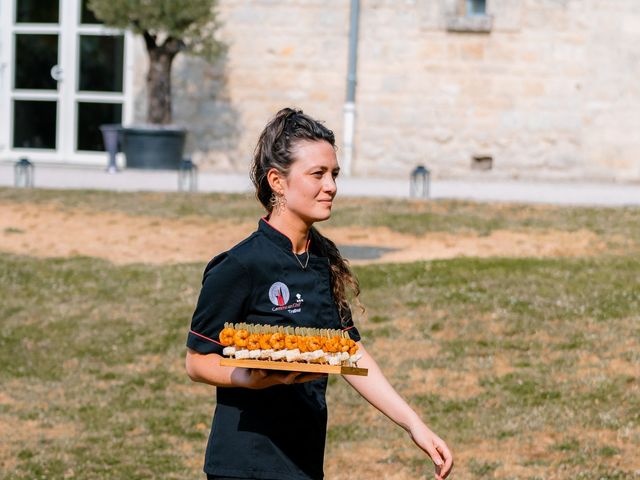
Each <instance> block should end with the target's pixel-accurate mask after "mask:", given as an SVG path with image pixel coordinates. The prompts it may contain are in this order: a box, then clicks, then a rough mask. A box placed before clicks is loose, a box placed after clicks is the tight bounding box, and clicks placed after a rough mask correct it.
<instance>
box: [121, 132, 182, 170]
mask: <svg viewBox="0 0 640 480" xmlns="http://www.w3.org/2000/svg"><path fill="white" fill-rule="evenodd" d="M186 137H187V131H186V130H185V129H184V128H177V127H156V126H149V127H144V126H143V127H127V128H125V129H124V130H123V132H122V151H123V152H124V154H125V157H126V158H127V168H143V169H155V170H177V169H178V168H179V167H180V161H181V160H182V155H183V152H184V144H185V140H186Z"/></svg>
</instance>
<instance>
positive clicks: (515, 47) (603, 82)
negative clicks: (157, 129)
mask: <svg viewBox="0 0 640 480" xmlns="http://www.w3.org/2000/svg"><path fill="white" fill-rule="evenodd" d="M463 3H464V2H461V3H459V2H457V0H362V1H361V17H360V38H359V50H358V86H357V91H356V108H357V119H356V137H355V142H356V143H355V152H354V153H355V158H354V162H353V169H354V172H353V173H354V174H355V175H357V176H396V177H404V176H408V173H409V171H410V170H411V169H412V168H413V167H414V166H415V165H417V164H420V163H424V164H426V165H428V166H429V167H430V168H431V169H432V171H433V173H434V175H435V176H436V177H464V176H467V175H469V174H470V173H471V165H472V161H471V159H472V157H473V156H478V155H481V156H491V157H492V158H493V168H492V170H491V171H490V172H486V173H484V172H483V173H482V175H489V176H491V177H493V178H495V177H504V178H508V177H519V178H547V179H553V178H564V179H620V180H638V179H640V134H638V132H640V82H638V78H640V49H639V48H638V46H640V2H638V1H637V0H609V1H606V2H605V1H600V0H521V1H513V0H487V9H488V12H487V13H488V15H489V16H491V21H490V22H489V23H488V24H489V25H490V31H488V32H465V31H452V30H451V29H448V27H447V25H448V24H449V25H450V24H451V22H450V21H449V23H448V19H450V18H451V16H452V15H460V11H459V8H460V5H461V4H463ZM220 14H221V20H222V21H223V31H222V32H221V33H222V37H223V38H224V39H225V41H226V42H227V43H228V45H229V51H228V54H227V56H226V57H225V58H223V59H221V60H220V61H219V62H217V63H216V64H215V65H206V64H205V63H204V62H202V61H201V60H197V59H193V58H188V57H184V56H183V57H179V58H178V59H177V63H176V65H175V71H174V77H173V88H174V98H175V100H174V117H175V121H176V123H182V124H186V125H188V126H189V127H190V129H191V132H192V133H191V135H190V137H189V141H188V148H189V150H190V152H193V156H194V159H195V160H196V161H199V163H200V164H201V165H202V166H203V168H205V169H207V168H209V169H216V170H223V171H246V170H247V168H248V164H249V162H250V159H251V153H252V150H253V147H254V144H255V141H256V139H257V136H258V134H259V132H260V130H261V129H262V127H263V126H264V124H265V122H266V121H267V120H268V119H269V117H270V116H271V115H272V114H273V113H275V111H276V110H278V109H279V108H281V107H283V106H297V107H300V108H302V109H304V110H305V111H306V112H308V113H309V114H311V115H313V116H315V117H317V118H320V119H323V120H325V121H326V123H327V125H328V126H329V127H330V128H332V129H333V130H334V132H335V133H336V136H337V139H338V142H339V145H341V140H342V127H343V125H342V123H343V116H342V108H343V102H344V99H345V95H346V69H347V51H348V34H349V32H348V28H349V2H348V1H346V0H323V1H320V0H309V1H304V0H288V1H287V0H283V1H278V2H276V1H267V0H263V1H256V2H246V1H240V0H221V1H220ZM482 25H485V23H483V24H482ZM483 28H484V27H483ZM139 56H140V58H141V59H143V58H144V53H143V51H142V47H140V48H139ZM136 68H137V69H139V70H140V72H138V73H137V74H136V78H137V79H138V82H139V83H138V84H137V85H136V89H137V90H136V99H138V100H137V104H136V112H137V117H138V119H139V120H142V119H143V118H144V105H143V103H144V92H143V91H142V90H143V88H144V85H143V83H144V68H145V67H144V62H136ZM338 155H340V150H338ZM475 175H478V173H476V174H475Z"/></svg>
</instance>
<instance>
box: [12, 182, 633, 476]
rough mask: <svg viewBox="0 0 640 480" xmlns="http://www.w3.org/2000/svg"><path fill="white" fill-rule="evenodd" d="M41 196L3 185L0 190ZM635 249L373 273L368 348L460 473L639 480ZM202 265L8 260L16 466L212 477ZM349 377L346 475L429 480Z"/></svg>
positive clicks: (339, 424) (405, 209)
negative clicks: (194, 366)
mask: <svg viewBox="0 0 640 480" xmlns="http://www.w3.org/2000/svg"><path fill="white" fill-rule="evenodd" d="M33 194H34V195H35V196H36V198H35V200H36V201H41V202H47V203H56V204H58V205H60V206H61V208H71V207H83V208H88V209H94V210H99V209H102V208H105V209H110V210H118V211H125V212H127V213H129V214H133V215H138V214H141V215H158V216H169V217H174V216H181V215H187V214H189V215H207V216H209V215H210V216H218V215H223V217H222V218H230V219H231V218H232V219H234V220H251V219H253V218H255V216H256V215H258V214H259V213H260V210H259V209H257V208H256V207H255V204H254V203H253V201H252V200H250V199H248V198H246V197H242V196H213V195H210V196H208V195H202V196H188V195H169V194H113V193H102V192H53V191H49V192H47V191H38V190H36V191H33ZM27 200H33V199H31V198H28V196H27V194H26V193H24V192H22V191H16V190H11V189H1V190H0V202H3V201H4V202H16V201H27ZM225 205H226V206H225ZM372 206H375V209H377V214H376V215H375V216H374V215H373V214H372V213H371V212H372V210H374V209H373V208H371V207H372ZM223 212H224V213H223ZM232 212H235V213H232ZM338 212H339V213H338ZM638 217H640V209H631V208H629V209H578V208H569V209H563V208H558V207H544V208H543V207H529V206H515V205H514V206H505V205H498V206H493V205H490V204H473V203H463V202H437V203H434V204H426V205H425V204H415V203H408V202H399V201H397V202H396V201H394V202H386V201H385V202H380V201H378V202H376V201H374V200H358V201H353V202H352V201H349V202H345V203H344V205H343V209H342V210H340V208H338V209H337V213H336V218H335V219H334V220H332V221H333V222H335V224H355V225H358V224H367V222H372V221H373V220H374V219H375V222H374V223H376V224H385V225H388V226H391V227H392V228H396V229H400V230H402V231H409V232H411V233H420V232H423V231H425V230H430V229H436V230H439V231H456V230H465V229H470V230H473V231H485V230H489V231H490V230H491V229H495V228H520V227H522V228H554V229H560V230H572V229H580V228H586V229H591V230H593V231H602V232H616V233H617V234H620V235H625V236H627V237H628V238H631V239H633V240H634V241H635V242H637V241H638V239H639V236H638V230H639V227H638V219H639V218H638ZM398 219H401V220H400V221H398ZM384 222H387V223H384ZM425 222H427V225H425V224H424V223H425ZM633 250H634V251H631V250H630V251H629V252H627V253H625V252H622V253H620V252H619V251H617V253H616V254H605V255H602V256H598V257H593V258H576V259H566V258H558V259H548V258H547V259H535V258H531V259H511V258H489V259H474V258H461V259H453V260H440V261H431V262H416V263H409V264H390V265H371V266H360V267H357V268H356V269H355V270H356V273H357V275H358V277H359V279H360V281H361V287H362V291H363V294H362V301H363V303H364V304H365V306H366V307H367V316H368V320H367V321H361V322H360V324H359V325H360V329H361V331H362V333H363V339H364V342H365V344H366V345H367V346H368V348H369V350H370V351H371V352H372V353H373V354H374V356H375V357H376V358H377V360H378V362H379V363H380V364H381V366H382V368H383V370H384V371H385V372H386V374H387V376H388V377H389V378H390V379H391V381H392V383H393V384H394V385H395V386H396V388H397V389H398V390H399V391H400V392H401V393H402V394H403V395H404V396H405V398H406V399H407V400H408V401H409V403H411V404H412V405H413V406H414V407H415V408H416V409H417V410H418V411H419V412H420V413H421V414H422V415H423V417H424V419H425V420H426V421H427V423H428V424H429V425H430V426H431V427H432V428H433V429H434V430H435V431H437V432H438V433H440V434H441V435H442V436H443V437H444V438H445V439H446V440H447V441H448V443H449V445H450V446H451V447H452V448H453V450H454V451H455V453H456V456H457V459H458V460H457V462H458V463H457V466H456V472H457V474H456V476H455V477H454V478H567V479H574V478H582V479H591V478H606V479H633V478H640V473H639V470H640V462H639V461H638V458H637V457H638V455H637V452H638V451H639V450H640V378H639V372H640V313H639V312H640V258H639V257H638V256H637V254H636V252H635V249H633ZM202 268H203V265H201V264H179V265H171V266H148V265H128V266H115V265H113V264H110V263H108V262H106V261H102V260H99V259H93V258H71V259H36V258H29V257H22V256H15V255H8V254H0V298H2V300H1V301H0V322H1V329H0V364H2V369H1V370H0V420H1V423H0V426H1V428H2V429H1V430H0V435H1V437H2V439H1V440H0V461H2V464H0V478H5V479H18V478H20V479H37V478H47V479H49V478H56V479H57V478H87V479H95V478H105V479H107V478H108V479H112V478H117V479H120V478H122V479H138V478H140V479H142V478H162V479H164V478H168V479H191V478H202V477H200V476H199V472H200V470H201V464H202V455H203V452H204V447H205V444H206V439H207V435H208V429H209V424H210V419H211V415H212V412H213V408H214V405H215V395H214V390H213V389H212V388H209V387H207V386H203V385H198V384H193V383H191V382H190V381H189V379H188V378H187V376H186V374H185V373H184V368H183V360H184V352H185V347H184V342H185V338H186V332H187V329H188V326H189V321H190V315H191V313H192V310H193V307H194V303H195V300H196V297H197V294H198V291H199V286H200V280H201V273H202ZM330 383H331V387H330V389H329V399H328V400H329V404H330V428H329V434H328V440H329V441H328V446H327V454H326V458H327V461H326V472H327V478H328V479H331V478H372V476H368V475H369V474H368V473H362V476H358V472H360V471H361V470H362V469H364V470H362V471H366V472H372V473H371V475H373V474H376V475H377V476H378V477H380V478H384V474H385V472H394V473H395V474H396V475H402V474H404V477H400V478H430V477H427V476H426V474H427V473H428V472H429V471H430V469H429V468H427V467H428V465H427V464H426V462H425V460H424V458H425V457H424V456H422V455H420V453H419V452H418V450H417V449H416V448H414V447H413V445H412V443H411V441H410V439H409V438H408V437H407V436H406V435H405V434H404V432H402V431H401V430H400V429H399V428H397V427H395V426H394V425H392V424H391V423H390V422H389V421H387V420H386V419H383V418H381V416H380V415H378V414H377V413H376V412H375V411H374V410H373V409H372V407H370V406H369V405H368V404H366V402H364V401H363V400H361V399H360V398H359V397H358V395H357V394H356V393H355V392H354V391H353V390H351V389H350V388H349V387H348V386H347V385H346V383H345V382H343V381H341V380H340V379H339V378H336V377H332V378H331V381H330ZM345 452H350V453H348V454H345ZM371 452H377V453H371ZM344 472H352V475H351V476H349V475H347V476H344V475H346V474H345V473H344ZM423 476H424V477H423ZM396 478H399V477H396Z"/></svg>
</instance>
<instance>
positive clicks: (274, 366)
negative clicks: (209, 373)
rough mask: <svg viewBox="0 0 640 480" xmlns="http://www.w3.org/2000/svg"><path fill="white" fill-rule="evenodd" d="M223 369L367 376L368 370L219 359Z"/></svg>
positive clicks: (313, 364)
mask: <svg viewBox="0 0 640 480" xmlns="http://www.w3.org/2000/svg"><path fill="white" fill-rule="evenodd" d="M220 365H221V366H223V367H242V368H261V369H263V370H280V371H287V372H310V373H335V374H338V375H361V376H367V375H369V370H367V369H366V368H359V367H344V366H340V365H326V364H320V363H302V362H273V361H271V360H251V359H248V360H238V359H236V358H221V359H220Z"/></svg>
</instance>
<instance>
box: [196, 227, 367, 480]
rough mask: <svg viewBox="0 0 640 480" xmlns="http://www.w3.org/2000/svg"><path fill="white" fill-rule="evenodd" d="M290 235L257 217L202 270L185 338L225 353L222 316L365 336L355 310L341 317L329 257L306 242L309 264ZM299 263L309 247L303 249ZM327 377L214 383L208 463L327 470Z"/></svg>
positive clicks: (293, 472) (225, 471) (303, 472)
mask: <svg viewBox="0 0 640 480" xmlns="http://www.w3.org/2000/svg"><path fill="white" fill-rule="evenodd" d="M292 250H293V249H292V244H291V241H290V240H289V239H288V237H286V236H285V235H284V234H282V233H281V232H279V231H277V230H276V229H275V228H274V227H272V226H271V225H270V224H269V223H268V221H267V220H266V219H264V218H263V219H262V220H260V223H259V225H258V230H257V231H256V232H254V233H253V234H252V235H251V236H250V237H249V238H247V239H245V240H243V241H242V242H240V243H239V244H238V245H236V246H235V247H233V248H232V249H231V250H229V251H228V252H225V253H222V254H220V255H218V256H216V257H215V258H214V259H213V260H211V262H209V264H208V265H207V267H206V269H205V271H204V278H203V282H202V291H201V292H200V297H199V299H198V304H197V307H196V310H195V312H194V314H193V319H192V323H191V330H190V332H189V335H188V339H187V346H188V347H189V348H191V349H193V350H195V351H197V352H199V353H202V354H208V353H218V354H221V353H222V348H223V346H222V345H221V344H220V343H219V342H218V335H219V333H220V331H221V330H222V328H223V327H224V323H225V322H232V323H238V322H246V323H256V324H266V325H283V326H287V325H288V326H300V327H314V328H332V329H342V330H348V332H349V334H350V336H351V338H353V339H354V340H355V341H358V340H360V335H359V333H358V331H357V329H356V328H355V327H354V326H353V321H352V319H351V312H349V311H347V312H346V318H344V319H343V320H342V321H341V320H340V317H339V315H338V309H337V307H336V304H335V301H334V299H333V295H332V292H331V283H330V270H329V260H328V259H327V258H323V257H319V256H317V255H316V254H315V253H314V252H315V249H314V245H312V244H311V245H309V252H310V253H309V263H308V265H307V268H306V269H303V268H302V266H301V265H300V264H299V263H298V261H297V260H296V258H295V257H294V255H295V254H294V253H293V251H292ZM298 258H299V259H300V261H301V262H302V265H304V262H305V260H306V254H305V255H300V256H298ZM326 388H327V380H326V379H321V380H315V381H312V382H306V383H299V384H293V385H277V386H273V387H270V388H266V389H262V390H250V389H244V388H229V387H225V388H217V406H216V410H215V414H214V417H213V425H212V428H211V434H210V436H209V443H208V445H207V451H206V455H205V464H204V471H205V472H206V473H209V474H213V475H218V476H232V477H239V478H256V479H277V480H288V479H291V480H298V479H309V478H311V479H320V478H323V475H324V474H323V467H322V465H323V457H324V446H325V437H326V430H327V405H326V401H325V391H326Z"/></svg>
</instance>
